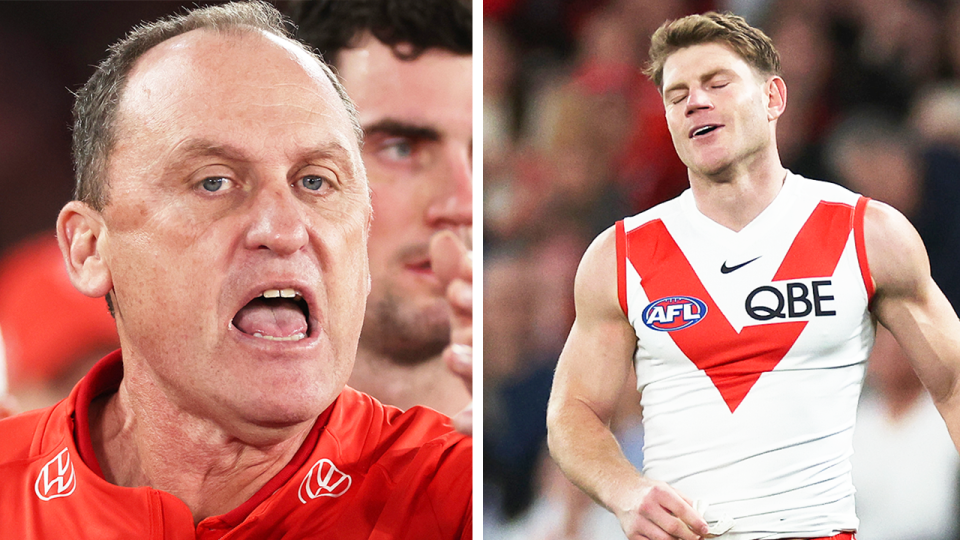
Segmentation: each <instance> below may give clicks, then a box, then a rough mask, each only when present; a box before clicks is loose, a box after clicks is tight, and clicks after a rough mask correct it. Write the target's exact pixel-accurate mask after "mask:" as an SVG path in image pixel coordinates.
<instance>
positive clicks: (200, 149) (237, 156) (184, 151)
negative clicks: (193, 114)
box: [171, 139, 250, 161]
mask: <svg viewBox="0 0 960 540" xmlns="http://www.w3.org/2000/svg"><path fill="white" fill-rule="evenodd" d="M171 154H172V155H173V156H174V158H175V159H176V160H178V161H182V160H186V159H190V158H194V157H204V156H217V157H222V158H225V159H229V160H231V161H250V158H249V157H248V156H246V155H244V153H243V152H242V151H240V149H238V148H233V147H231V146H229V145H223V144H219V143H215V142H212V141H208V140H205V139H187V140H185V141H183V142H181V143H180V144H178V145H177V146H176V147H175V148H174V149H173V152H172V153H171Z"/></svg>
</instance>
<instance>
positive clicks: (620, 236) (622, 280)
mask: <svg viewBox="0 0 960 540" xmlns="http://www.w3.org/2000/svg"><path fill="white" fill-rule="evenodd" d="M615 232H616V235H617V238H616V242H617V297H618V298H619V299H620V309H622V310H623V314H624V315H626V316H628V317H629V316H630V314H629V313H627V261H626V256H627V254H626V253H627V251H626V250H627V248H626V241H627V239H626V233H625V232H624V229H623V220H620V221H618V222H617V225H616V229H615Z"/></svg>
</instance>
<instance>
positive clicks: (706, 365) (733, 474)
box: [616, 173, 875, 540]
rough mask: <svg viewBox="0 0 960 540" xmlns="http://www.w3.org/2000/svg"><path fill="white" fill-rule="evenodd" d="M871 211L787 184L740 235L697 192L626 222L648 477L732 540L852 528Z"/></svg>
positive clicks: (817, 189) (869, 338) (843, 193)
mask: <svg viewBox="0 0 960 540" xmlns="http://www.w3.org/2000/svg"><path fill="white" fill-rule="evenodd" d="M866 201H867V199H866V198H863V197H861V196H859V195H857V194H855V193H852V192H850V191H848V190H846V189H844V188H842V187H840V186H837V185H833V184H828V183H825V182H818V181H813V180H808V179H806V178H803V177H800V176H798V175H794V174H792V173H788V175H787V178H786V181H785V183H784V185H783V187H782V188H781V191H780V193H779V194H778V195H777V197H776V199H775V200H774V201H773V202H772V203H771V204H770V206H768V207H767V208H766V209H765V210H764V211H763V212H762V213H761V214H760V215H759V216H757V218H756V219H754V220H753V221H752V222H751V223H750V224H749V225H747V226H746V227H744V228H743V230H741V231H739V232H734V231H731V230H730V229H727V228H725V227H723V226H721V225H719V224H717V223H715V222H713V221H711V220H710V219H709V218H707V217H706V216H704V215H703V214H701V213H700V212H699V210H697V208H696V204H695V202H694V200H693V196H692V194H691V193H690V190H687V191H686V192H684V193H683V194H682V195H680V196H679V197H678V198H676V199H673V200H671V201H668V202H666V203H663V204H661V205H659V206H656V207H654V208H652V209H650V210H648V211H646V212H643V213H641V214H639V215H636V216H633V217H630V218H627V219H625V220H623V221H621V222H618V223H617V226H616V233H617V263H618V282H619V283H618V286H619V296H620V303H621V308H622V309H623V310H624V312H625V313H626V315H627V318H628V319H629V321H630V323H631V324H632V325H633V327H634V329H635V330H636V333H637V352H636V355H635V359H634V363H635V368H636V372H637V380H638V389H639V390H640V391H641V393H642V398H641V404H642V405H643V410H644V413H643V414H644V418H643V425H644V441H645V443H644V449H643V451H644V463H643V472H644V474H645V475H647V476H649V477H650V478H654V479H658V480H663V481H665V482H667V483H668V484H670V485H672V486H674V487H675V488H676V489H677V490H679V491H680V493H682V494H683V495H685V496H686V497H688V498H690V499H700V500H703V501H705V502H706V503H707V504H708V505H709V507H710V510H711V512H717V513H722V514H726V515H727V516H729V517H731V518H733V519H734V520H735V524H734V526H733V528H732V529H731V530H730V532H728V533H726V534H724V535H723V536H722V538H724V539H727V538H729V539H731V540H747V539H756V538H788V537H790V538H796V537H822V536H831V535H833V534H836V533H837V532H840V531H845V530H855V529H856V528H857V525H858V520H857V517H856V514H855V512H854V501H853V494H854V488H853V483H852V480H851V474H850V470H851V469H850V459H849V458H850V456H851V454H852V452H853V450H852V436H853V425H854V418H855V416H856V409H857V400H858V398H859V395H860V388H861V385H862V382H863V376H864V368H865V364H866V359H867V356H869V354H870V348H871V347H872V345H873V336H874V329H875V327H874V321H873V318H872V317H871V315H870V313H869V311H868V304H869V301H870V297H871V295H872V294H873V286H872V281H871V279H870V273H869V268H868V266H867V262H866V255H865V249H864V243H863V213H864V210H865V208H866Z"/></svg>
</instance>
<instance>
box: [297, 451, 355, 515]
mask: <svg viewBox="0 0 960 540" xmlns="http://www.w3.org/2000/svg"><path fill="white" fill-rule="evenodd" d="M352 482H353V480H352V479H351V478H350V475H349V474H346V473H345V472H343V471H341V470H340V469H338V468H337V467H336V465H334V464H333V462H332V461H330V460H329V459H327V458H323V459H321V460H320V461H318V462H316V463H314V464H313V467H311V468H310V471H309V472H308V473H307V476H306V477H304V479H303V482H300V493H299V495H300V502H302V503H303V504H307V500H311V499H316V498H318V497H339V496H341V495H343V494H344V493H346V492H347V490H348V489H350V484H351V483H352Z"/></svg>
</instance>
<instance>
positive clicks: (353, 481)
mask: <svg viewBox="0 0 960 540" xmlns="http://www.w3.org/2000/svg"><path fill="white" fill-rule="evenodd" d="M122 378H123V365H122V363H121V355H120V352H119V351H117V352H114V353H112V354H110V355H108V356H107V357H106V358H104V359H103V360H101V361H100V362H99V363H98V364H97V365H96V366H95V367H94V368H93V369H92V370H91V371H90V373H89V374H88V375H87V376H86V377H85V378H84V379H83V380H82V381H80V383H79V384H78V385H77V387H76V388H74V390H73V392H71V394H70V396H69V397H68V398H67V399H65V400H63V401H61V402H60V403H58V404H57V405H55V406H53V407H50V408H47V409H40V410H37V411H31V412H29V413H25V414H22V415H19V416H16V417H13V418H8V419H6V420H3V421H0V539H3V540H5V539H17V540H43V539H62V538H73V539H84V538H90V539H98V540H105V539H114V538H115V539H120V538H124V539H129V538H137V539H141V538H142V539H158V540H159V539H198V540H214V539H220V538H223V539H239V538H256V539H279V538H285V539H292V538H336V539H341V540H352V539H371V540H374V539H376V540H387V539H410V540H433V539H436V540H442V539H443V540H446V539H470V538H472V532H471V527H472V517H471V513H472V472H471V464H472V459H471V450H472V446H473V443H472V440H471V439H470V438H469V437H464V436H463V435H459V434H457V433H455V432H454V431H453V430H452V428H451V427H450V423H449V420H448V419H447V417H445V416H443V415H441V414H439V413H437V412H435V411H432V410H430V409H425V408H421V407H414V408H413V409H411V410H409V411H407V412H402V411H400V410H399V409H396V408H393V407H388V406H384V405H381V404H380V403H379V402H377V401H376V400H375V399H373V398H371V397H369V396H367V395H365V394H361V393H360V392H357V391H355V390H353V389H351V388H345V389H344V391H343V392H342V393H341V394H340V396H339V397H338V398H337V399H336V400H335V401H334V402H333V404H332V405H330V407H328V408H327V410H326V411H324V412H323V414H321V416H320V418H318V420H317V423H316V424H315V425H314V428H313V429H312V430H311V432H310V434H309V435H308V436H307V439H306V441H305V442H304V443H303V445H302V446H301V448H300V450H299V451H298V452H297V453H296V455H295V456H294V457H293V459H292V460H291V461H290V463H289V464H287V466H286V467H285V468H284V469H283V470H281V471H280V473H278V474H277V475H276V476H275V477H274V478H273V479H271V480H270V481H269V482H267V484H266V485H265V486H264V487H263V488H261V489H260V491H259V492H257V493H256V494H255V495H254V496H253V497H251V498H250V499H249V500H248V501H246V502H245V503H243V504H241V505H240V506H238V507H237V508H235V509H233V510H231V511H230V512H228V513H226V514H223V515H220V516H213V517H209V518H207V519H204V520H203V521H201V522H200V523H199V524H198V525H196V526H194V524H193V517H192V515H191V513H190V510H189V508H187V506H186V505H185V504H184V503H183V502H182V501H180V499H178V498H176V497H174V496H173V495H171V494H169V493H166V492H164V491H160V490H156V489H152V488H149V487H138V488H126V487H120V486H115V485H113V484H111V483H109V482H107V481H106V480H104V478H103V475H102V473H101V470H100V466H99V464H98V463H97V461H96V458H95V456H94V453H93V446H92V444H91V442H90V430H89V423H88V420H87V412H88V409H89V406H90V403H91V401H92V400H93V399H94V398H96V397H98V396H101V395H103V394H106V393H112V392H116V390H117V388H118V387H119V384H120V380H121V379H122Z"/></svg>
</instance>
